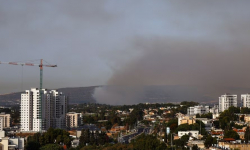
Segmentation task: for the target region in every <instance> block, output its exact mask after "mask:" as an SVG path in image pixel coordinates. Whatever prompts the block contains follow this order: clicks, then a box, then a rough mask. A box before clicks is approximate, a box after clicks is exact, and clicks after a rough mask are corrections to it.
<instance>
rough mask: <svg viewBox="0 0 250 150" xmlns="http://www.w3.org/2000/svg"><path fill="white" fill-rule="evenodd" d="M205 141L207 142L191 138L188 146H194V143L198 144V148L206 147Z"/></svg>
mask: <svg viewBox="0 0 250 150" xmlns="http://www.w3.org/2000/svg"><path fill="white" fill-rule="evenodd" d="M204 142H205V141H204V140H189V141H188V146H190V147H193V146H194V145H197V146H198V148H200V149H204V148H205V145H204Z"/></svg>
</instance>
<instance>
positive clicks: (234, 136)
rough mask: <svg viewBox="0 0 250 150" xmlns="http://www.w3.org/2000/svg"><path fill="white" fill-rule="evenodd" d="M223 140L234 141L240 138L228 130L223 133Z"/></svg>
mask: <svg viewBox="0 0 250 150" xmlns="http://www.w3.org/2000/svg"><path fill="white" fill-rule="evenodd" d="M224 138H233V139H235V140H239V139H240V136H239V134H238V133H237V132H235V131H234V130H229V131H226V132H225V135H224Z"/></svg>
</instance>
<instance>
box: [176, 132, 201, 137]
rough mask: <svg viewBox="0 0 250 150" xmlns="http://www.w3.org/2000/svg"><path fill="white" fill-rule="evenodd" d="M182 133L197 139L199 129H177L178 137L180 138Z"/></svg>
mask: <svg viewBox="0 0 250 150" xmlns="http://www.w3.org/2000/svg"><path fill="white" fill-rule="evenodd" d="M183 135H189V136H191V137H194V138H196V139H198V135H199V131H198V130H190V131H178V137H179V138H181V137H182V136H183Z"/></svg>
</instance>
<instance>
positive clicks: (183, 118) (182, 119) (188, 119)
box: [176, 113, 196, 125]
mask: <svg viewBox="0 0 250 150" xmlns="http://www.w3.org/2000/svg"><path fill="white" fill-rule="evenodd" d="M176 117H177V118H178V125H181V124H186V123H187V124H194V123H196V121H195V116H188V115H184V114H181V113H177V114H176Z"/></svg>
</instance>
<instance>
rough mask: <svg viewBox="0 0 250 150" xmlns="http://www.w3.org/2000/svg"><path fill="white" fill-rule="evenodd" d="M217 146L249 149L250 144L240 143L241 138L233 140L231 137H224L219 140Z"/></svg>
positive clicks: (242, 149)
mask: <svg viewBox="0 0 250 150" xmlns="http://www.w3.org/2000/svg"><path fill="white" fill-rule="evenodd" d="M218 146H219V147H221V148H223V149H240V150H249V149H250V144H249V143H248V144H246V143H244V144H243V143H241V140H235V139H233V138H224V139H223V140H220V141H219V145H218Z"/></svg>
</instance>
